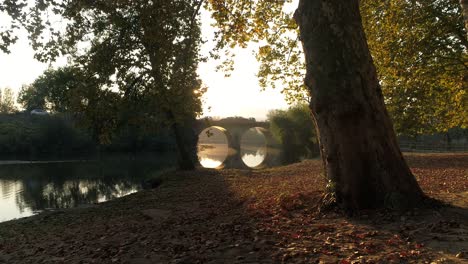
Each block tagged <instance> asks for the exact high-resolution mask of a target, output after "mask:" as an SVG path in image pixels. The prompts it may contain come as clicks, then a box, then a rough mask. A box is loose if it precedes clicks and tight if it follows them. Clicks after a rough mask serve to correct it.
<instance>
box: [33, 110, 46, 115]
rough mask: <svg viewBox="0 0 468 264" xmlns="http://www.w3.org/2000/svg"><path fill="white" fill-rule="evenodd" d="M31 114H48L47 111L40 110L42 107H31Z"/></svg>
mask: <svg viewBox="0 0 468 264" xmlns="http://www.w3.org/2000/svg"><path fill="white" fill-rule="evenodd" d="M31 115H40V116H46V115H49V113H47V111H45V110H42V109H33V110H32V111H31Z"/></svg>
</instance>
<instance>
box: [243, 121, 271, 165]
mask: <svg viewBox="0 0 468 264" xmlns="http://www.w3.org/2000/svg"><path fill="white" fill-rule="evenodd" d="M261 129H262V128H256V127H255V128H251V129H249V130H247V131H246V132H245V133H244V135H243V136H242V138H241V142H240V143H241V157H242V161H243V162H244V163H245V165H247V166H249V167H251V168H255V167H257V166H260V165H261V164H262V163H263V161H264V160H265V158H266V154H267V143H266V138H265V135H264V134H263V132H262V130H261Z"/></svg>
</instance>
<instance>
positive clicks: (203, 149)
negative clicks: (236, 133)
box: [198, 127, 229, 168]
mask: <svg viewBox="0 0 468 264" xmlns="http://www.w3.org/2000/svg"><path fill="white" fill-rule="evenodd" d="M228 151H229V148H228V140H227V138H226V135H225V134H224V132H223V131H222V130H220V129H219V128H217V127H209V128H207V129H205V130H203V131H202V132H201V133H200V135H199V136H198V158H199V160H200V164H201V165H202V166H203V167H205V168H217V167H219V166H221V165H222V164H223V162H224V161H225V160H226V158H227V156H228Z"/></svg>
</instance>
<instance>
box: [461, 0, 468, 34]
mask: <svg viewBox="0 0 468 264" xmlns="http://www.w3.org/2000/svg"><path fill="white" fill-rule="evenodd" d="M460 5H461V9H462V13H463V18H464V21H465V29H466V34H467V36H466V37H467V38H468V0H460Z"/></svg>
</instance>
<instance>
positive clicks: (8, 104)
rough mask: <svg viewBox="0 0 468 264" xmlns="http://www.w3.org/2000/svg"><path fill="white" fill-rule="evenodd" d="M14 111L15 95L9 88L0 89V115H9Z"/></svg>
mask: <svg viewBox="0 0 468 264" xmlns="http://www.w3.org/2000/svg"><path fill="white" fill-rule="evenodd" d="M15 111H16V106H15V95H14V94H13V90H11V88H9V87H7V88H3V90H2V89H1V88H0V114H11V113H14V112H15Z"/></svg>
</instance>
